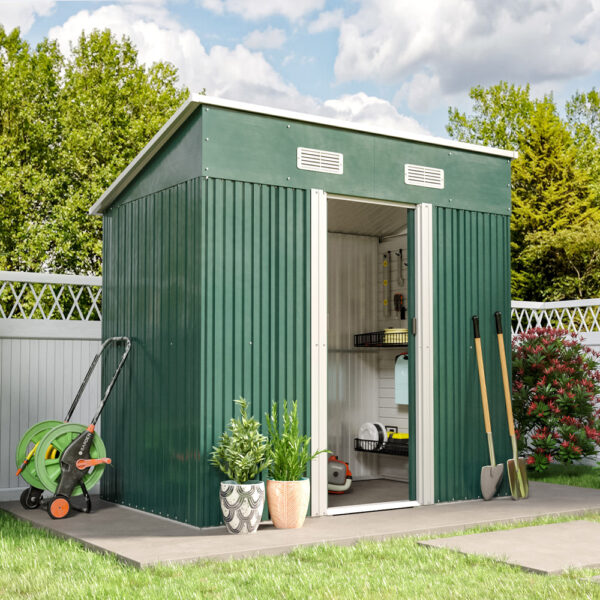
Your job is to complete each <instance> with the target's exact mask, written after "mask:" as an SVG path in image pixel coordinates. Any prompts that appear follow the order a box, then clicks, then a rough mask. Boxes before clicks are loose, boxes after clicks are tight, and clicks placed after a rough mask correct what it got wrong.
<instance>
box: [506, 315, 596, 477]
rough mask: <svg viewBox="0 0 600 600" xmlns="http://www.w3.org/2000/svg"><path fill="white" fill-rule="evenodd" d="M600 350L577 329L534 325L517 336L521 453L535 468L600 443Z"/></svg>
mask: <svg viewBox="0 0 600 600" xmlns="http://www.w3.org/2000/svg"><path fill="white" fill-rule="evenodd" d="M598 358H600V354H598V353H597V352H594V351H593V350H590V349H589V348H587V347H586V346H583V345H582V344H581V342H580V339H579V338H578V337H577V335H576V334H574V333H569V332H567V331H564V330H561V329H552V328H549V327H548V328H540V327H538V328H536V329H530V330H529V331H526V332H525V333H522V334H520V335H518V336H515V337H514V338H513V349H512V369H513V389H512V392H513V412H514V417H515V428H516V435H517V440H518V444H519V453H520V454H521V455H523V456H525V457H526V458H527V464H529V465H532V466H533V468H534V469H535V470H536V471H543V470H544V469H545V468H546V467H547V466H548V464H549V463H551V462H556V461H558V462H561V463H565V464H566V463H571V462H572V461H574V460H577V459H579V458H583V457H585V456H591V455H594V454H596V452H597V449H598V448H597V447H598V446H600V372H598V371H597V370H596V369H597V368H598V364H599V363H598V360H597V359H598Z"/></svg>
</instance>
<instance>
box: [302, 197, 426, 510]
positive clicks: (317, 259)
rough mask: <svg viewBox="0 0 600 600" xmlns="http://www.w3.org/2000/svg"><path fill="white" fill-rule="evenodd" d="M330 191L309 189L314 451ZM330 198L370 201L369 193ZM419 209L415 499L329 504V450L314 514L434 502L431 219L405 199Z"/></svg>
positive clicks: (321, 393)
mask: <svg viewBox="0 0 600 600" xmlns="http://www.w3.org/2000/svg"><path fill="white" fill-rule="evenodd" d="M327 197H328V196H327V194H326V193H325V192H324V191H323V190H318V189H313V190H311V219H310V221H311V223H310V229H311V262H310V264H311V277H310V285H311V342H310V344H311V345H310V347H311V438H312V440H311V443H312V451H313V452H315V451H316V450H317V449H321V448H327ZM329 197H330V198H337V199H344V200H345V199H347V200H356V201H362V202H368V200H367V199H358V198H356V199H354V198H346V197H343V196H333V195H330V196H329ZM374 202H376V203H379V204H393V205H394V206H399V207H401V206H405V207H407V208H411V209H413V208H414V209H415V240H414V248H415V262H414V265H415V269H416V271H415V282H416V289H415V297H416V306H415V315H416V319H417V330H416V339H415V354H416V356H415V367H416V368H415V372H416V382H415V383H416V385H415V391H416V432H415V435H416V450H417V452H416V473H415V475H416V479H417V500H416V502H414V501H413V502H386V503H379V504H373V505H362V506H356V507H340V509H329V510H328V509H327V504H328V496H327V455H326V454H320V455H319V456H318V457H317V458H316V459H315V460H314V461H313V463H312V469H311V515H312V516H321V515H326V514H342V513H346V512H361V511H366V510H384V509H391V508H400V507H408V506H416V505H419V504H433V501H434V495H433V489H434V481H433V473H434V471H433V468H434V462H433V459H434V455H433V442H434V438H433V326H432V323H433V260H432V259H433V244H432V240H433V222H432V206H431V204H419V205H416V206H414V205H403V204H401V203H388V202H382V201H374Z"/></svg>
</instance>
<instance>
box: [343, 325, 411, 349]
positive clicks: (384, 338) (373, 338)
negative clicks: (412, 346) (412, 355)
mask: <svg viewBox="0 0 600 600" xmlns="http://www.w3.org/2000/svg"><path fill="white" fill-rule="evenodd" d="M354 345H355V346H356V347H359V348H365V347H377V348H391V347H407V346H408V331H407V330H403V331H398V330H395V329H392V330H389V329H388V330H384V331H371V332H369V333H358V334H356V335H355V336H354Z"/></svg>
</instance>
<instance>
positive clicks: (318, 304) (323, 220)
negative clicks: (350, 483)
mask: <svg viewBox="0 0 600 600" xmlns="http://www.w3.org/2000/svg"><path fill="white" fill-rule="evenodd" d="M310 373H311V377H310V379H311V383H310V398H311V400H310V415H311V416H310V421H311V438H312V440H311V441H312V452H316V451H317V450H321V449H323V448H327V194H326V193H325V192H324V191H323V190H315V189H313V190H311V191H310ZM326 514H327V454H325V453H323V454H319V456H317V457H316V458H315V460H313V463H312V469H311V516H313V517H315V516H320V515H326Z"/></svg>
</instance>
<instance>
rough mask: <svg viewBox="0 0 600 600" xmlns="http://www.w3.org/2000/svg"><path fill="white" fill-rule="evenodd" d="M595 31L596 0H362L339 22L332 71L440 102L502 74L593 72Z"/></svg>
mask: <svg viewBox="0 0 600 600" xmlns="http://www.w3.org/2000/svg"><path fill="white" fill-rule="evenodd" d="M599 33H600V2H598V0H581V1H579V2H560V1H558V0H504V1H503V2H497V1H496V0H444V2H440V1H439V0H421V1H420V2H419V3H416V2H413V1H411V0H361V7H360V9H359V10H358V12H357V13H355V14H354V15H352V16H351V17H348V18H347V19H346V20H345V21H344V22H343V23H342V24H341V26H340V37H339V50H338V56H337V59H336V63H335V73H336V77H337V79H338V80H339V81H351V80H358V81H365V80H375V81H378V82H382V83H385V84H388V85H390V84H391V85H398V86H401V90H400V95H399V98H405V99H406V100H407V102H409V106H411V107H415V106H418V105H419V104H421V105H423V102H425V103H427V94H437V95H438V100H439V101H443V99H444V98H443V97H448V96H450V95H453V94H456V93H458V92H464V91H466V90H468V89H469V88H470V87H471V86H473V85H475V84H482V85H489V84H491V83H495V82H497V81H498V80H500V79H504V80H509V81H515V82H517V83H526V82H531V83H538V82H549V81H556V82H560V81H562V80H568V79H571V78H574V77H578V76H582V75H585V74H589V73H591V72H593V71H597V69H598V65H599V64H600V35H599ZM442 96H443V97H442ZM432 103H435V98H430V99H429V104H430V105H431V104H432Z"/></svg>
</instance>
